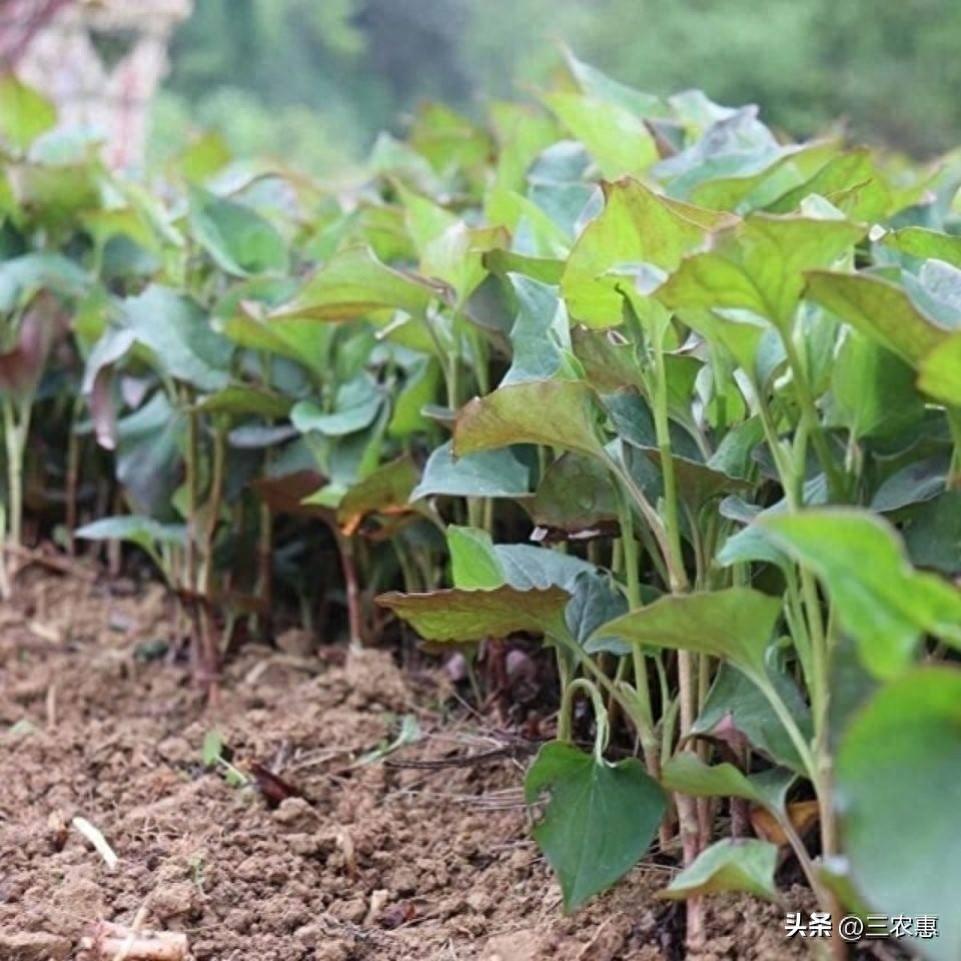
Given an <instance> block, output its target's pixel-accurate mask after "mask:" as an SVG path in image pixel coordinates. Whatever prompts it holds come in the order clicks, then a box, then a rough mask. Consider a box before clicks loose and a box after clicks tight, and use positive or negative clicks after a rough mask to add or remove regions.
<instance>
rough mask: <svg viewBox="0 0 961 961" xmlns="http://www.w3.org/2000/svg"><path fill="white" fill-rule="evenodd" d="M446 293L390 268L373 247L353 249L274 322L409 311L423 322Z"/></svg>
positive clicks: (277, 314)
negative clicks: (381, 311) (295, 318)
mask: <svg viewBox="0 0 961 961" xmlns="http://www.w3.org/2000/svg"><path fill="white" fill-rule="evenodd" d="M442 294H443V290H442V289H441V288H440V287H438V286H436V285H433V284H430V283H428V282H427V281H426V280H424V279H423V278H420V277H415V276H414V275H413V274H406V273H401V272H400V271H398V270H393V269H392V268H390V267H387V266H385V265H384V264H382V263H381V262H380V261H379V260H378V259H377V258H376V257H375V256H374V254H373V252H372V251H371V250H370V249H369V248H367V247H349V248H347V249H346V250H342V251H340V253H338V254H336V255H335V256H334V257H332V258H331V259H330V260H329V261H328V262H327V263H326V264H325V265H324V266H323V267H321V268H320V270H318V271H317V272H316V273H315V274H314V275H313V277H311V278H310V279H309V280H308V281H307V283H306V284H305V285H304V287H303V288H302V289H301V291H300V292H299V293H298V294H297V296H296V297H295V298H294V299H293V300H292V301H291V302H290V303H288V304H284V305H283V306H282V307H279V308H277V309H276V310H275V311H273V313H272V314H271V315H270V319H272V320H277V319H283V318H294V317H299V318H310V319H311V320H323V321H344V320H352V319H354V318H357V317H363V316H365V315H367V314H370V313H371V312H373V311H380V310H403V311H405V312H406V313H408V314H410V315H412V316H417V317H420V316H422V315H423V314H424V312H425V311H426V310H427V306H428V305H429V304H430V302H431V301H432V300H434V299H435V298H437V297H440V296H442Z"/></svg>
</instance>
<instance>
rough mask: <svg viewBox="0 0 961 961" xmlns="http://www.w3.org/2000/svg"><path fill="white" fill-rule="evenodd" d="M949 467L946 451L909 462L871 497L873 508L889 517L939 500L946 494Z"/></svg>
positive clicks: (887, 479) (885, 481)
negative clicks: (937, 498) (907, 508)
mask: <svg viewBox="0 0 961 961" xmlns="http://www.w3.org/2000/svg"><path fill="white" fill-rule="evenodd" d="M950 465H951V458H950V456H949V454H948V452H947V451H943V452H942V453H940V454H935V455H934V456H932V457H924V458H921V459H919V460H912V461H908V463H906V464H905V465H904V466H903V467H902V468H900V470H896V471H895V472H894V473H893V474H891V475H890V476H889V477H886V478H885V479H884V481H883V483H882V484H881V485H880V486H879V487H878V489H877V490H876V491H875V492H874V497H872V498H871V509H872V510H873V511H877V512H878V513H879V514H887V513H890V512H892V511H898V510H901V509H902V508H904V507H909V506H911V505H912V504H918V503H922V502H924V501H929V500H931V499H932V498H935V497H937V496H938V495H939V494H941V493H943V492H944V488H945V486H946V483H947V478H948V470H949V468H950Z"/></svg>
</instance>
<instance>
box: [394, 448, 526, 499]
mask: <svg viewBox="0 0 961 961" xmlns="http://www.w3.org/2000/svg"><path fill="white" fill-rule="evenodd" d="M521 450H523V448H517V447H513V448H512V447H504V448H502V449H499V450H486V451H480V452H479V453H476V454H466V455H465V456H463V457H458V458H457V459H456V460H455V459H454V455H453V443H452V442H451V441H447V442H446V443H445V444H441V446H440V447H437V448H435V449H434V451H433V452H432V453H431V455H430V457H429V458H428V459H427V464H426V465H425V466H424V476H423V477H422V478H421V480H420V483H419V484H418V485H417V486H416V487H415V488H414V490H413V491H412V493H411V495H410V499H411V500H412V501H415V500H420V498H422V497H430V496H431V495H436V494H441V495H445V496H449V497H529V496H530V493H531V468H530V464H529V463H528V462H526V461H525V460H524V459H522V458H521V457H520V456H518V452H519V451H521Z"/></svg>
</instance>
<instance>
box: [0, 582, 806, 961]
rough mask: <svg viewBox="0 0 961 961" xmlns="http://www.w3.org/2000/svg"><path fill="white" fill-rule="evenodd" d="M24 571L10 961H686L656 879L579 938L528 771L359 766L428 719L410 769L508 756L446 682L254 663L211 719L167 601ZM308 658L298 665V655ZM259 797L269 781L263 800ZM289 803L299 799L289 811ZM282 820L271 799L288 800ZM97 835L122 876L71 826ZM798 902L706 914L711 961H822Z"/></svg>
mask: <svg viewBox="0 0 961 961" xmlns="http://www.w3.org/2000/svg"><path fill="white" fill-rule="evenodd" d="M123 587H124V584H123V583H122V582H121V583H118V584H113V585H107V584H103V583H98V582H94V581H92V580H84V579H79V578H76V577H71V576H63V577H61V576H55V575H50V574H40V573H38V572H37V571H35V570H30V571H27V572H24V573H23V574H22V576H21V578H20V581H19V583H18V589H17V597H16V598H15V600H14V601H13V602H12V603H10V604H8V605H6V606H5V607H4V608H3V609H0V959H2V961H44V959H57V961H62V959H73V958H76V956H77V953H78V945H79V942H80V938H81V937H82V936H83V934H84V932H85V931H86V930H87V929H89V927H90V925H91V923H92V922H95V921H96V920H97V919H106V920H111V921H114V922H117V923H120V924H127V925H129V924H132V923H134V922H135V919H136V921H137V923H142V924H144V925H146V926H148V927H152V928H156V929H159V930H164V931H180V932H184V933H186V935H187V936H188V939H189V945H190V951H191V953H192V955H193V957H195V958H196V959H197V961H375V959H376V961H433V959H437V961H539V959H542V958H543V959H547V958H551V959H557V961H675V959H676V958H677V957H678V953H677V951H678V949H677V944H678V932H677V927H678V925H677V917H678V914H677V909H676V908H675V907H672V906H671V905H669V904H667V903H665V902H662V901H658V900H657V899H656V898H655V897H654V893H655V892H656V891H657V890H658V889H660V888H662V887H663V886H664V884H665V883H666V882H667V881H668V880H669V878H670V872H671V868H670V867H668V866H652V865H650V864H648V865H645V866H640V867H638V868H637V869H636V870H635V871H633V872H632V873H631V875H630V876H629V877H628V878H626V879H625V880H624V881H623V882H622V883H621V884H619V885H617V886H616V887H615V888H614V889H613V890H612V891H611V892H609V893H607V894H605V895H603V896H601V897H598V898H596V899H594V901H593V902H592V903H591V904H590V905H589V906H587V907H586V908H585V909H583V910H581V911H579V912H578V913H577V914H576V915H574V916H573V917H565V916H564V915H563V914H562V911H561V906H560V893H559V890H558V888H557V885H556V883H555V882H554V881H553V879H552V877H551V876H550V873H549V871H548V868H547V866H546V864H545V863H544V862H543V860H542V858H541V857H540V856H539V854H538V852H537V850H536V848H535V846H534V844H533V842H532V841H531V840H530V837H529V834H528V823H527V814H526V812H525V809H524V807H523V805H522V803H521V790H520V788H521V778H522V772H523V763H524V761H525V760H526V758H517V757H511V756H510V755H509V753H508V754H507V755H505V756H499V757H497V758H495V759H487V760H486V761H483V762H478V763H471V764H466V765H465V764H459V765H455V766H440V767H423V768H418V767H396V766H391V765H390V764H386V763H383V762H382V761H369V762H367V763H363V762H361V763H358V762H359V761H361V759H363V757H364V755H365V753H367V752H369V751H371V750H372V749H374V748H376V747H377V746H378V745H379V744H382V743H384V742H385V740H389V739H390V738H391V737H393V736H394V735H395V734H396V732H397V730H398V719H399V718H400V717H402V716H404V715H412V716H413V717H415V718H416V719H417V723H418V726H419V729H420V732H421V735H422V737H421V740H419V741H418V742H417V743H415V744H412V745H408V746H406V747H404V748H403V749H401V750H399V751H397V752H395V753H394V754H392V755H391V756H390V760H391V761H392V762H395V763H396V762H397V761H398V760H402V761H403V762H404V763H408V762H414V763H419V762H424V761H428V762H436V761H445V759H457V758H464V757H467V756H469V755H472V754H478V753H483V752H489V751H491V750H492V749H494V748H498V747H500V746H503V744H504V739H503V737H498V736H495V735H493V734H492V730H491V727H489V726H486V724H485V721H484V720H483V719H478V718H476V717H472V715H471V714H470V713H469V712H468V711H466V710H465V709H464V707H463V705H461V704H459V702H458V700H457V699H456V698H455V697H453V696H452V693H453V692H452V690H451V689H450V687H449V685H448V683H447V682H446V681H445V680H444V677H443V675H442V673H441V672H440V671H437V672H430V673H426V672H425V673H420V674H412V673H410V672H403V671H401V670H400V669H399V668H398V667H397V666H395V664H394V662H393V660H392V659H391V656H390V655H389V653H386V652H382V651H364V652H360V653H356V654H350V655H348V654H347V653H346V651H345V650H344V649H342V648H322V649H320V650H312V651H310V652H309V653H308V654H305V653H304V651H303V649H302V648H301V646H300V644H299V642H300V641H303V638H299V637H297V636H296V635H287V636H285V637H283V638H281V641H282V644H281V645H280V646H281V647H282V648H284V650H280V651H278V650H277V649H276V648H267V647H257V646H247V647H245V648H244V649H243V650H242V652H241V653H240V654H239V655H238V656H237V657H235V658H234V659H233V660H232V661H231V663H230V665H229V667H228V668H227V669H226V672H225V676H224V681H223V685H222V692H221V697H220V702H219V704H218V705H217V706H216V707H215V708H210V707H205V703H204V699H203V697H202V696H201V694H200V693H199V692H198V691H197V690H196V688H194V687H193V686H192V685H191V683H190V679H189V671H188V670H187V667H186V666H185V665H184V664H182V663H179V662H171V661H170V659H169V658H164V657H163V656H160V657H157V656H156V655H157V654H158V653H159V652H161V651H162V650H163V645H162V644H161V643H159V642H164V641H167V640H169V638H170V634H171V617H170V607H169V602H168V601H167V599H166V598H165V597H164V594H163V591H162V590H161V589H160V588H159V587H156V586H147V587H146V588H143V589H140V588H137V589H134V588H133V586H132V585H127V589H126V590H124V589H122V588H123ZM291 652H293V653H291ZM213 729H215V730H216V731H218V732H219V733H220V735H221V736H222V738H223V742H224V744H225V745H227V746H228V748H229V750H230V751H232V757H233V764H234V765H235V766H236V767H237V768H239V769H241V770H245V771H248V772H249V771H251V770H254V769H255V765H256V764H260V765H262V766H263V767H264V768H266V769H268V770H269V771H271V772H273V773H275V774H277V775H279V777H280V778H282V779H283V780H284V781H285V782H286V783H287V784H288V786H292V787H294V788H295V789H296V790H297V791H299V792H302V796H299V797H298V796H292V797H288V798H287V799H285V800H283V801H282V802H281V803H279V804H273V803H271V798H270V797H269V796H267V795H269V794H270V793H274V794H276V793H277V787H276V785H275V786H274V788H275V789H274V791H273V792H271V791H270V785H267V788H268V791H267V795H265V793H264V791H262V790H258V789H257V787H256V786H255V784H253V783H250V784H248V785H246V786H238V785H237V784H236V783H231V781H230V779H228V777H226V776H225V775H226V774H227V770H226V768H224V767H223V766H220V768H219V769H216V768H215V769H211V768H208V767H205V766H204V764H203V763H202V746H203V743H204V739H205V736H206V735H207V733H208V732H209V731H211V730H213ZM262 779H263V778H262ZM280 793H283V790H282V789H281V791H280ZM275 800H276V798H275ZM76 816H80V817H83V818H85V819H87V821H89V822H90V823H91V824H92V825H94V826H95V827H96V828H97V829H99V830H100V831H101V832H102V834H103V836H104V837H105V838H106V840H107V842H108V843H109V845H110V846H111V847H112V848H113V850H114V851H115V852H116V855H117V856H118V858H119V863H118V864H117V865H116V867H115V868H114V869H112V870H111V869H110V868H109V867H108V866H107V864H106V863H105V861H104V860H103V858H102V857H101V856H100V855H99V854H98V853H97V852H96V851H95V850H94V848H93V846H92V845H91V843H90V842H89V841H88V840H87V839H86V838H85V837H84V836H83V835H82V834H81V832H80V831H78V830H77V829H76V828H75V827H74V826H72V824H71V822H72V819H73V818H74V817H76ZM810 907H811V904H810V900H809V898H808V896H807V895H806V894H805V893H803V892H802V891H801V889H792V891H790V892H789V893H788V894H787V895H786V896H785V902H784V903H782V904H779V905H768V904H764V903H762V902H759V901H755V900H752V899H750V898H744V897H738V898H727V899H725V898H719V899H714V900H712V902H711V908H710V914H709V929H710V933H711V945H710V950H709V951H708V952H707V953H706V954H705V955H704V956H703V957H702V958H701V959H700V961H722V959H743V961H752V959H756V961H774V959H777V961H782V959H783V961H790V959H793V958H798V959H800V958H806V957H808V956H809V955H808V953H807V947H806V945H804V944H803V943H800V942H795V941H786V940H785V938H784V934H783V926H784V916H785V912H786V911H787V910H802V909H809V908H810Z"/></svg>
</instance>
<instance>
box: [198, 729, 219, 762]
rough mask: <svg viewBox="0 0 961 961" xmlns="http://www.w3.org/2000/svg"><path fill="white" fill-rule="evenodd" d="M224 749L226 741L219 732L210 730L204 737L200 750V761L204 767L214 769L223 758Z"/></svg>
mask: <svg viewBox="0 0 961 961" xmlns="http://www.w3.org/2000/svg"><path fill="white" fill-rule="evenodd" d="M223 749H224V739H223V737H222V736H221V734H220V732H219V731H215V730H210V731H208V732H207V733H206V734H205V735H204V743H203V747H202V748H201V749H200V760H201V762H202V763H203V765H204V767H213V765H215V764H216V763H217V762H218V761H219V760H220V758H221V755H222V753H223Z"/></svg>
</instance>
